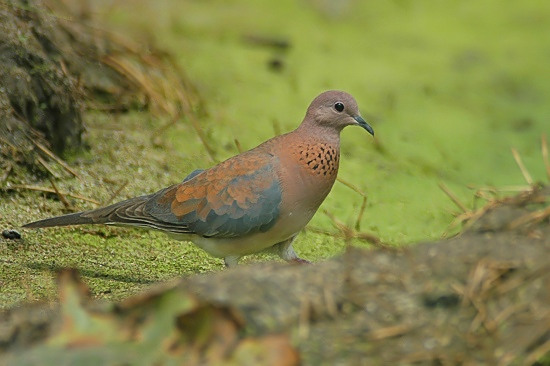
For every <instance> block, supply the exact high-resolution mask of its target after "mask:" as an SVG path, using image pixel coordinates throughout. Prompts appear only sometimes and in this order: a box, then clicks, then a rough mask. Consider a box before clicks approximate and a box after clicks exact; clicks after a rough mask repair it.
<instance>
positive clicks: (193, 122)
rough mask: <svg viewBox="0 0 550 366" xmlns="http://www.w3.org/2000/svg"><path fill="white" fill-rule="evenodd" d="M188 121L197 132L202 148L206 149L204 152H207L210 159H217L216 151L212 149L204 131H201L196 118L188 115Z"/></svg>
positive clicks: (214, 160)
mask: <svg viewBox="0 0 550 366" xmlns="http://www.w3.org/2000/svg"><path fill="white" fill-rule="evenodd" d="M189 121H190V122H191V125H192V126H193V128H194V129H195V132H197V135H198V136H199V139H200V140H201V142H202V144H203V145H204V148H205V149H206V152H207V153H208V156H209V157H210V159H211V160H212V161H213V162H216V161H218V159H216V152H215V151H214V149H213V148H212V147H211V146H210V144H209V143H208V139H207V138H206V134H205V133H204V131H203V129H202V127H201V125H200V124H199V122H198V121H197V119H196V118H195V117H194V116H192V115H189Z"/></svg>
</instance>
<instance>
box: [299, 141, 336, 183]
mask: <svg viewBox="0 0 550 366" xmlns="http://www.w3.org/2000/svg"><path fill="white" fill-rule="evenodd" d="M296 153H297V158H298V161H299V163H300V164H301V165H302V166H303V167H305V168H306V169H307V170H308V171H309V172H310V173H311V174H314V175H322V176H333V175H336V173H338V162H339V160H340V154H339V151H338V150H337V149H336V148H335V147H334V146H332V145H329V144H325V143H312V144H300V145H298V146H297V147H296Z"/></svg>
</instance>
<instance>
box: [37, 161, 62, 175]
mask: <svg viewBox="0 0 550 366" xmlns="http://www.w3.org/2000/svg"><path fill="white" fill-rule="evenodd" d="M36 161H38V163H40V165H42V166H43V167H44V169H46V170H47V171H48V173H50V175H51V176H52V177H54V178H59V176H58V175H57V174H55V172H54V171H53V170H52V168H50V166H49V165H48V163H46V161H44V159H42V157H41V156H37V157H36Z"/></svg>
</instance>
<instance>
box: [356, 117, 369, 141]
mask: <svg viewBox="0 0 550 366" xmlns="http://www.w3.org/2000/svg"><path fill="white" fill-rule="evenodd" d="M353 119H354V120H356V121H357V124H358V125H359V126H361V127H363V128H364V129H365V130H367V132H368V133H370V134H371V135H373V136H374V130H373V129H372V127H371V126H370V125H369V124H368V123H367V121H365V120H364V119H363V118H362V117H361V116H355V117H353Z"/></svg>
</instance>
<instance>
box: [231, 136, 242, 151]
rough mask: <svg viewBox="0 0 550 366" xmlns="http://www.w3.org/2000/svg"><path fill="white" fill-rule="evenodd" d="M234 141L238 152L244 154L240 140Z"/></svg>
mask: <svg viewBox="0 0 550 366" xmlns="http://www.w3.org/2000/svg"><path fill="white" fill-rule="evenodd" d="M233 141H234V142H235V147H236V148H237V151H238V152H239V154H240V153H242V152H243V147H242V146H241V143H240V142H239V140H238V139H236V138H235V139H233Z"/></svg>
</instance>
